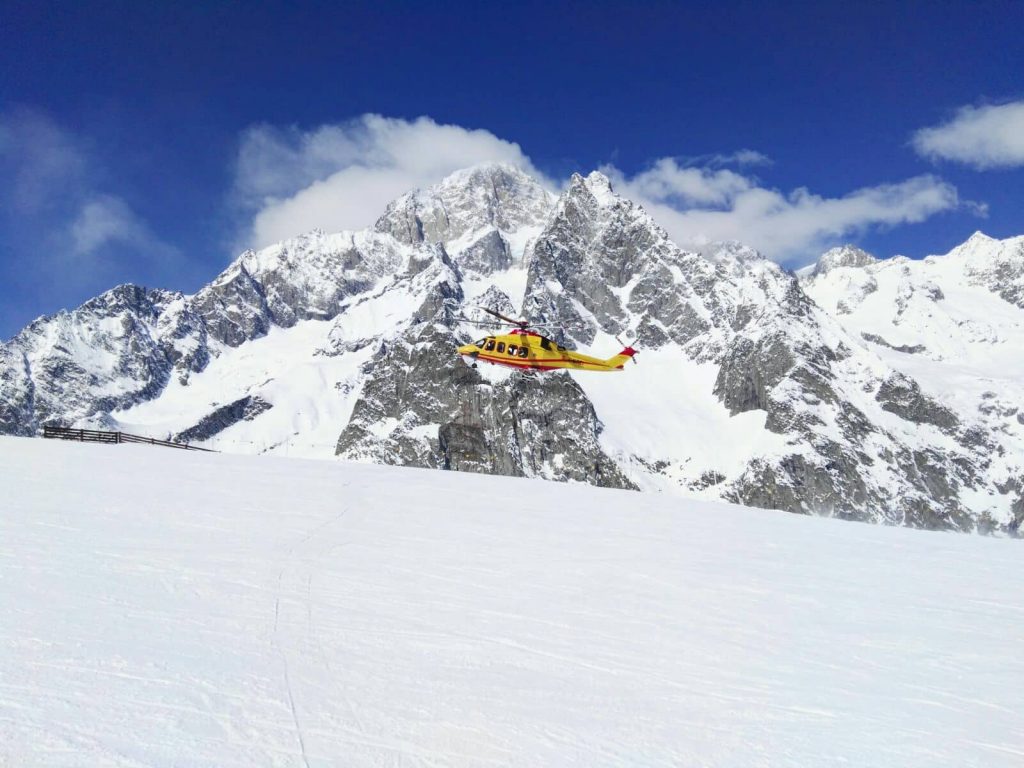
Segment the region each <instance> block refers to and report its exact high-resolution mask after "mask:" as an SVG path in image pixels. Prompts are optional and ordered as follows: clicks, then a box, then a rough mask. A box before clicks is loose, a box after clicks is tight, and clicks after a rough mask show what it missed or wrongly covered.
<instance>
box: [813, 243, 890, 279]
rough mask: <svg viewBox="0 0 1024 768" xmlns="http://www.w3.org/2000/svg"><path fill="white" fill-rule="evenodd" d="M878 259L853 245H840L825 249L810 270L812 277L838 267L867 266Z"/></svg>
mask: <svg viewBox="0 0 1024 768" xmlns="http://www.w3.org/2000/svg"><path fill="white" fill-rule="evenodd" d="M877 262H878V259H877V258H875V257H874V256H872V255H871V254H870V253H868V252H867V251H864V250H861V249H860V248H858V247H857V246H855V245H849V244H848V245H841V246H839V247H837V248H832V249H830V250H828V251H825V253H823V254H822V255H821V258H820V259H818V263H817V264H815V266H814V270H813V271H812V272H811V276H812V277H816V276H817V275H823V274H825V273H827V272H829V271H831V270H833V269H837V268H839V267H869V266H871V265H872V264H875V263H877Z"/></svg>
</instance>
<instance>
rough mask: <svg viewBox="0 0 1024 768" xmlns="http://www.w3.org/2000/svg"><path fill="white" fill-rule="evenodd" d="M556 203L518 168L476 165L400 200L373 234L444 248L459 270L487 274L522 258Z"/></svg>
mask: <svg viewBox="0 0 1024 768" xmlns="http://www.w3.org/2000/svg"><path fill="white" fill-rule="evenodd" d="M554 202H555V198H554V196H553V195H552V194H551V193H550V192H548V191H547V190H545V189H544V187H543V186H541V185H540V184H539V183H537V182H536V181H535V180H534V179H532V178H531V177H530V176H528V175H526V174H525V173H523V172H522V171H521V170H519V169H518V168H515V167H513V166H508V165H484V166H477V167H475V168H469V169H467V170H465V171H459V172H457V173H455V174H453V175H452V176H449V177H448V178H447V179H445V180H444V181H442V182H441V183H440V184H438V185H437V186H435V187H431V188H430V189H428V190H417V191H415V192H410V193H409V194H406V195H403V196H402V197H400V198H398V199H397V200H395V201H394V202H393V203H391V205H389V206H388V208H387V210H386V211H385V212H384V215H383V216H381V217H380V219H378V221H377V223H376V225H375V226H374V229H375V230H376V231H377V232H382V233H386V234H389V235H391V236H392V237H394V238H395V239H396V240H398V241H400V242H403V243H407V244H409V245H417V244H419V243H443V244H444V246H445V248H446V249H447V250H448V251H449V253H451V254H452V256H453V257H454V259H455V262H456V263H457V265H458V267H459V268H460V269H462V270H465V271H468V272H476V273H480V274H484V275H488V274H491V273H492V272H496V271H501V270H505V269H507V268H508V267H510V266H512V263H513V260H514V259H517V258H522V255H523V249H524V247H525V245H526V242H525V241H526V239H528V237H529V234H530V233H531V232H534V231H537V230H539V229H540V228H541V227H542V226H543V225H544V223H545V221H546V220H547V218H548V216H549V214H550V211H551V209H552V207H553V205H554Z"/></svg>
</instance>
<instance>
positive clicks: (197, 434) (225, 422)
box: [171, 395, 272, 443]
mask: <svg viewBox="0 0 1024 768" xmlns="http://www.w3.org/2000/svg"><path fill="white" fill-rule="evenodd" d="M271 407H272V406H271V405H270V403H268V402H267V401H266V400H262V399H261V398H259V397H255V396H253V395H247V396H246V397H241V398H239V399H238V400H235V401H234V402H233V403H228V404H227V405H222V406H221V407H219V408H217V409H215V410H214V411H213V412H211V413H210V414H209V415H208V416H205V417H203V419H202V420H201V421H200V422H199V423H198V424H196V425H194V426H192V427H189V428H188V429H186V430H184V431H182V432H179V433H178V434H176V435H174V437H172V438H171V439H172V440H174V441H175V442H178V443H196V442H201V441H203V440H209V439H210V438H211V437H213V436H215V435H218V434H220V433H221V432H223V431H224V430H225V429H227V428H228V427H230V426H232V425H234V424H237V423H238V422H240V421H252V420H253V419H255V418H256V417H257V416H259V415H260V414H261V413H263V412H265V411H269V410H270V409H271Z"/></svg>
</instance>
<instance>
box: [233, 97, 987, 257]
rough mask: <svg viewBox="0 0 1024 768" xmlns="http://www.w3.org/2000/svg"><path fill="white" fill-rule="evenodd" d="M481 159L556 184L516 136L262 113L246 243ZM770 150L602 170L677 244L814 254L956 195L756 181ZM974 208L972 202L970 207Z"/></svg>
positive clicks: (252, 152) (248, 139)
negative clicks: (301, 123) (306, 120)
mask: <svg viewBox="0 0 1024 768" xmlns="http://www.w3.org/2000/svg"><path fill="white" fill-rule="evenodd" d="M485 161H500V162H508V163H512V164H515V165H518V166H519V167H521V168H523V169H524V170H526V171H527V172H529V173H532V174H534V175H535V176H537V177H538V178H541V179H542V180H544V181H545V183H548V184H551V185H552V186H554V185H553V184H552V182H550V181H549V180H546V179H544V177H543V176H542V175H541V174H540V173H539V172H538V171H537V169H536V168H535V167H534V166H533V163H532V162H531V161H530V158H529V157H527V156H526V155H525V154H524V153H523V151H522V149H521V148H520V147H519V145H518V144H515V143H513V142H510V141H506V140H504V139H501V138H498V137H497V136H495V135H494V134H492V133H490V132H488V131H484V130H468V129H466V128H462V127H459V126H455V125H441V124H439V123H436V122H435V121H433V120H431V119H430V118H427V117H421V118H418V119H416V120H412V121H407V120H398V119H391V118H385V117H381V116H379V115H364V116H362V117H360V118H357V119H355V120H351V121H349V122H346V123H342V124H338V125H325V126H321V127H319V128H316V129H313V130H309V131H302V130H299V129H296V128H288V129H282V128H275V127H273V126H268V125H261V126H256V127H253V128H250V129H249V130H248V131H246V132H245V134H243V137H242V142H241V147H240V151H239V155H238V162H237V165H236V178H235V196H236V200H237V201H238V202H239V203H240V204H241V205H242V207H243V209H244V210H246V211H247V212H248V214H249V217H248V218H247V220H246V224H245V227H244V232H243V239H242V243H241V244H242V245H244V246H248V247H260V246H264V245H268V244H270V243H274V242H277V241H280V240H283V239H286V238H289V237H294V236H295V235H297V234H300V233H302V232H307V231H309V230H311V229H314V228H320V229H324V230H327V231H339V230H343V229H361V228H364V227H367V226H370V225H372V224H373V222H374V221H375V220H376V219H377V218H378V217H379V216H380V215H381V214H382V213H383V211H384V209H385V207H386V205H387V204H388V203H389V202H391V201H392V200H393V199H395V198H396V197H398V196H400V195H402V194H404V193H405V192H408V191H410V190H412V189H415V188H418V187H419V188H422V187H426V186H429V185H431V184H434V183H436V182H438V181H440V180H441V179H442V178H443V177H444V176H446V175H448V174H449V173H451V172H453V171H455V170H458V169H460V168H465V167H467V166H470V165H474V164H476V163H480V162H485ZM770 164H771V160H770V159H769V158H768V157H766V156H765V155H763V154H761V153H760V152H757V151H755V150H752V149H741V150H738V151H736V152H732V153H729V154H716V155H704V156H701V157H698V158H688V159H677V158H662V159H660V160H657V161H655V162H654V163H653V164H652V165H651V166H650V167H649V168H647V169H646V170H644V171H642V172H640V173H637V174H634V175H632V176H629V175H626V174H624V173H623V172H621V171H620V170H618V169H617V168H615V167H614V166H607V167H605V168H603V169H602V170H603V171H604V172H605V173H607V174H608V175H609V176H610V177H611V178H612V181H613V182H614V183H615V186H616V189H617V191H618V192H620V193H622V194H624V195H625V196H626V197H628V198H630V199H633V200H635V201H636V202H638V203H641V204H642V205H643V206H644V207H645V208H647V209H648V210H649V211H650V212H651V214H652V215H653V216H654V217H655V219H656V220H657V221H658V222H659V223H660V224H661V225H662V226H664V227H665V228H666V230H668V232H669V234H670V235H671V236H672V237H673V238H674V239H676V240H677V241H678V242H679V243H680V244H681V245H687V246H698V245H702V244H704V243H707V242H709V241H712V240H740V241H742V242H745V243H748V244H750V245H752V246H754V247H756V248H758V249H760V250H762V251H763V252H764V253H766V254H767V255H768V256H770V257H771V258H775V259H777V260H779V261H791V260H794V259H797V258H804V257H809V256H816V255H817V254H818V253H820V251H821V250H823V249H824V248H825V247H827V246H829V245H832V244H835V242H837V241H838V240H840V239H843V238H851V237H855V236H856V235H858V234H861V233H863V232H864V231H866V230H868V229H871V228H875V227H888V226H896V225H899V224H907V223H915V222H920V221H923V220H925V219H926V218H928V217H929V216H932V215H934V214H936V213H938V212H940V211H945V210H950V209H953V208H957V207H958V206H961V205H963V207H968V208H969V207H970V205H971V204H961V203H960V201H959V200H958V198H957V191H956V188H955V187H953V186H952V185H950V184H948V183H946V182H944V181H942V180H941V179H939V178H937V177H935V176H930V175H925V176H918V177H915V178H911V179H907V180H905V181H902V182H899V183H895V184H881V185H878V186H872V187H867V188H864V189H859V190H855V191H853V192H850V193H848V194H846V195H843V196H841V197H831V198H830V197H824V196H821V195H816V194H814V193H812V192H810V191H809V190H807V189H804V188H800V189H796V190H793V191H790V192H786V191H782V190H778V189H773V188H770V187H767V186H765V185H763V184H762V182H761V181H760V180H759V179H758V178H757V177H755V176H753V175H751V174H750V173H749V172H748V170H747V169H749V168H750V167H751V166H767V165H770ZM974 211H975V212H976V213H977V212H979V211H980V209H979V208H977V206H976V207H975V208H974Z"/></svg>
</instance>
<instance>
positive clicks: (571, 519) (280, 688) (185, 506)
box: [0, 438, 1024, 768]
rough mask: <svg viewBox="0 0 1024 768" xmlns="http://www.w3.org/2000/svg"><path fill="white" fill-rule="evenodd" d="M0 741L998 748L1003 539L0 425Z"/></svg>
mask: <svg viewBox="0 0 1024 768" xmlns="http://www.w3.org/2000/svg"><path fill="white" fill-rule="evenodd" d="M0 486H2V488H3V494H2V497H0V616H2V617H3V620H2V622H0V765H4V766H7V765H10V766H37V765H38V766H90V767H95V766H220V767H226V766H255V765H259V766H297V767H298V766H301V767H306V766H308V767H309V768H313V767H314V766H338V765H345V766H399V765H424V766H451V765H465V766H486V765H494V766H570V765H578V766H610V765H616V766H627V765H628V766H637V765H643V766H655V765H664V766H680V765H702V766H817V765H840V764H847V765H856V766H868V765H870V766H899V767H900V768H906V767H907V766H938V765H942V766H957V767H958V768H963V767H964V766H1020V765H1021V764H1022V763H1024V656H1022V654H1021V652H1020V651H1021V648H1022V647H1024V569H1022V568H1021V557H1022V550H1021V543H1020V542H1015V541H1009V540H999V539H992V538H985V537H969V536H960V535H953V534H937V533H925V532H921V531H914V530H906V529H896V528H886V527H880V526H870V525H854V524H850V523H841V522H839V521H833V520H826V519H819V518H808V517H797V516H791V515H787V514H784V513H771V512H766V511H765V510H753V509H746V508H742V507H736V506H730V505H726V504H721V503H715V502H705V501H693V500H685V499H680V498H678V497H668V496H662V495H658V494H639V493H630V492H625V491H622V492H619V491H609V490H602V489H597V488H592V487H588V486H581V485H565V484H556V483H548V482H543V481H537V480H522V479H513V478H505V477H487V476H482V475H467V474H457V473H448V472H436V471H429V470H413V469H399V468H391V467H382V466H370V465H361V464H345V463H340V462H328V461H310V460H298V459H285V458H274V457H268V456H261V457H252V456H238V455H217V454H207V453H194V452H184V451H174V450H167V449H158V448H150V447H144V446H89V445H79V444H63V443H53V442H49V441H42V440H32V439H25V438H0Z"/></svg>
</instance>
